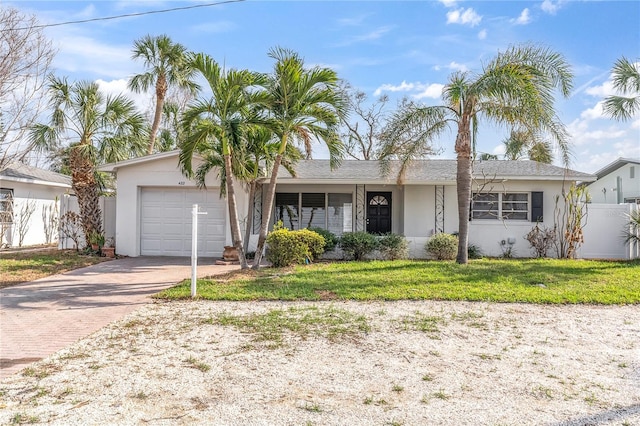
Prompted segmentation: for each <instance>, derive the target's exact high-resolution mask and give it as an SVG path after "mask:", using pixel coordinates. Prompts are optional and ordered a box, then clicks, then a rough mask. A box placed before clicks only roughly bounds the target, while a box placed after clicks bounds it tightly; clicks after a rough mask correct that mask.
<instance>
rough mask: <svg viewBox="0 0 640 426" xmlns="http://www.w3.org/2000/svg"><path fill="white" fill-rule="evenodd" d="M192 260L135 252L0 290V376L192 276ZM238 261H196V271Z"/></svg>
mask: <svg viewBox="0 0 640 426" xmlns="http://www.w3.org/2000/svg"><path fill="white" fill-rule="evenodd" d="M190 262H191V259H190V258H185V257H132V258H124V259H117V260H112V261H109V262H103V263H100V264H97V265H93V266H89V267H86V268H82V269H76V270H75V271H71V272H67V273H64V274H59V275H52V276H50V277H47V278H42V279H39V280H36V281H32V282H30V283H25V284H20V285H17V286H13V287H8V288H4V289H0V379H1V378H4V377H7V376H9V375H11V374H14V373H16V372H17V371H19V370H21V369H23V368H24V367H26V366H28V365H29V364H30V363H33V362H36V361H38V360H40V359H42V358H45V357H47V356H49V355H51V354H53V353H54V352H56V351H58V350H60V349H63V348H65V347H66V346H68V345H70V344H71V343H73V342H75V341H76V340H78V339H80V338H83V337H85V336H88V335H89V334H91V333H93V332H94V331H96V330H98V329H100V328H102V327H104V326H105V325H107V324H109V323H110V322H112V321H115V320H117V319H120V318H122V317H123V316H124V315H126V314H128V313H129V312H131V311H133V310H135V309H137V308H139V307H140V306H142V305H144V304H146V303H151V302H152V299H151V298H150V297H149V296H150V295H152V294H154V293H157V292H158V291H160V290H163V289H165V288H168V287H171V286H172V285H174V284H176V283H177V282H179V281H181V280H183V279H185V278H189V277H191V266H190ZM237 268H238V266H220V265H214V264H213V260H212V259H201V260H199V262H198V276H199V277H203V276H207V275H215V274H222V273H225V272H228V271H231V270H234V269H237Z"/></svg>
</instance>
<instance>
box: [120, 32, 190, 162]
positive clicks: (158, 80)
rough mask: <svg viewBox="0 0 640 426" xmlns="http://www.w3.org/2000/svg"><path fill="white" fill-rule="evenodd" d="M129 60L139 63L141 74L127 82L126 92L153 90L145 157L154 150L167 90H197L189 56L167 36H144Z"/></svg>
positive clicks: (184, 49)
mask: <svg viewBox="0 0 640 426" xmlns="http://www.w3.org/2000/svg"><path fill="white" fill-rule="evenodd" d="M131 57H132V59H142V60H143V62H144V67H145V70H146V71H145V72H144V73H142V74H137V75H135V76H133V77H132V78H131V80H129V88H130V89H131V90H133V91H134V92H136V93H140V92H145V91H147V90H149V89H150V88H151V87H154V88H155V95H156V102H155V112H154V114H153V123H152V124H151V131H150V132H149V147H148V150H147V153H148V154H151V153H153V151H154V149H155V141H156V135H157V133H158V129H159V128H160V122H161V119H162V112H163V107H164V102H165V99H166V96H167V91H168V90H169V87H171V86H177V87H180V88H183V89H185V90H188V91H189V92H191V93H194V94H195V92H196V91H197V90H198V89H199V87H198V85H197V84H196V83H195V81H194V80H193V75H194V70H193V69H192V68H191V66H190V62H189V52H188V50H187V49H186V47H184V46H183V45H181V44H180V43H174V42H173V41H172V40H171V39H170V38H169V36H167V35H164V34H163V35H160V36H155V37H154V36H151V35H146V36H144V37H142V38H141V39H139V40H136V41H135V42H134V44H133V53H132V55H131Z"/></svg>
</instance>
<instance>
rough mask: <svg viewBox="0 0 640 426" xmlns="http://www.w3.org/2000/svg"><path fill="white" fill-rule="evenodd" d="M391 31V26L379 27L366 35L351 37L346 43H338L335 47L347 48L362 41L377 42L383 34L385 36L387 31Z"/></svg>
mask: <svg viewBox="0 0 640 426" xmlns="http://www.w3.org/2000/svg"><path fill="white" fill-rule="evenodd" d="M392 29H393V27H391V26H384V27H380V28H376V29H375V30H373V31H370V32H368V33H366V34H361V35H357V36H353V37H351V38H349V39H347V40H346V41H344V42H342V43H338V44H337V45H336V46H340V47H342V46H349V45H351V44H355V43H360V42H363V41H372V40H378V39H379V38H382V36H384V35H385V34H387V33H388V32H389V31H391V30H392Z"/></svg>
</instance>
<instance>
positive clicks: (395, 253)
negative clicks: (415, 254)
mask: <svg viewBox="0 0 640 426" xmlns="http://www.w3.org/2000/svg"><path fill="white" fill-rule="evenodd" d="M378 250H380V253H381V254H382V257H383V258H384V259H387V260H396V259H406V258H407V255H408V254H409V243H407V240H406V238H405V237H404V235H400V234H385V235H383V236H382V238H380V239H379V240H378Z"/></svg>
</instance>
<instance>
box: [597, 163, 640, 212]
mask: <svg viewBox="0 0 640 426" xmlns="http://www.w3.org/2000/svg"><path fill="white" fill-rule="evenodd" d="M595 175H596V177H597V178H598V180H596V181H595V182H592V183H591V184H589V186H588V188H589V194H591V202H592V203H598V204H600V203H604V204H621V203H636V204H640V159H633V158H618V159H617V160H616V161H614V162H612V163H611V164H609V165H607V166H605V167H603V168H602V169H600V170H598V171H597V172H596V173H595Z"/></svg>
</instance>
